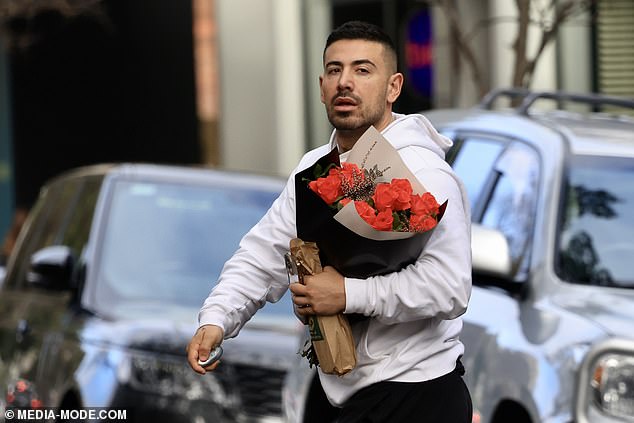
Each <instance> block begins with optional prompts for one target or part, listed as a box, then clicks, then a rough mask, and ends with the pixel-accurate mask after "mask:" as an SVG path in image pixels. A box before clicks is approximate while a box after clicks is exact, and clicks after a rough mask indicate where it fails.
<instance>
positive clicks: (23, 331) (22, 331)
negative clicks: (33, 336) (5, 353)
mask: <svg viewBox="0 0 634 423" xmlns="http://www.w3.org/2000/svg"><path fill="white" fill-rule="evenodd" d="M30 331H31V327H30V326H29V322H27V321H26V320H24V319H21V320H20V321H19V322H18V325H17V326H16V328H15V340H16V341H17V342H18V343H21V342H22V341H24V338H25V337H26V336H27V335H28V334H29V332H30Z"/></svg>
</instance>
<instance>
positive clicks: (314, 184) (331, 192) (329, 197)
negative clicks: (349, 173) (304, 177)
mask: <svg viewBox="0 0 634 423" xmlns="http://www.w3.org/2000/svg"><path fill="white" fill-rule="evenodd" d="M308 187H309V188H310V189H311V190H313V191H314V192H315V193H317V195H319V196H320V197H321V198H322V200H324V201H325V202H326V204H332V203H334V202H335V201H336V200H337V198H339V197H341V196H342V195H343V190H342V189H341V179H339V176H338V175H337V174H336V172H330V173H329V174H328V176H325V177H322V178H319V179H317V180H315V181H311V182H309V183H308Z"/></svg>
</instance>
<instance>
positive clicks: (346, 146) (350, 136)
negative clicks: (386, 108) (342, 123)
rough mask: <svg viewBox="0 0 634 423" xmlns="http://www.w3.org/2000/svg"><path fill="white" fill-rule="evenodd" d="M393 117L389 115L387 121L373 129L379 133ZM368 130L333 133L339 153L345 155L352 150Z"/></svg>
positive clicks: (377, 124)
mask: <svg viewBox="0 0 634 423" xmlns="http://www.w3.org/2000/svg"><path fill="white" fill-rule="evenodd" d="M394 119H395V118H394V116H393V115H392V114H391V113H390V115H389V117H388V118H387V119H384V120H382V121H381V122H379V123H376V124H375V125H374V127H375V128H376V130H377V131H379V132H381V131H383V130H384V129H385V128H387V126H388V125H389V124H390V123H392V122H393V121H394ZM367 130H368V128H359V129H352V130H341V129H337V131H336V132H335V141H336V142H337V146H338V147H339V152H340V153H345V152H346V151H348V150H350V149H352V147H354V145H355V144H356V142H357V140H358V139H359V138H361V135H363V134H364V133H365V131H367Z"/></svg>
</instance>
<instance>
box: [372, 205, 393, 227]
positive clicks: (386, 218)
mask: <svg viewBox="0 0 634 423" xmlns="http://www.w3.org/2000/svg"><path fill="white" fill-rule="evenodd" d="M393 222H394V217H393V216H392V210H390V209H386V210H383V211H381V212H379V213H378V214H377V215H376V219H375V220H374V224H373V225H372V227H373V228H374V229H376V230H377V231H391V230H392V223H393Z"/></svg>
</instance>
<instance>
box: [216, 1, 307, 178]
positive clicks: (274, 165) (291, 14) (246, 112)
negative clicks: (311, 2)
mask: <svg viewBox="0 0 634 423" xmlns="http://www.w3.org/2000/svg"><path fill="white" fill-rule="evenodd" d="M216 9H217V10H216V12H217V13H216V16H217V19H218V31H219V33H218V42H219V55H220V57H219V60H218V63H219V67H220V70H219V75H220V125H219V140H220V149H221V161H222V163H223V166H224V167H227V168H230V169H239V170H255V171H262V172H269V173H278V174H287V173H288V172H289V171H290V170H291V169H292V168H293V167H294V165H295V164H296V162H297V160H298V158H299V157H300V156H301V154H302V153H303V151H304V150H305V148H304V143H305V139H304V138H305V134H304V127H305V122H304V117H305V112H304V106H303V104H304V84H303V77H302V75H303V73H302V72H303V71H302V57H301V40H302V36H301V13H300V12H301V4H300V2H297V1H296V0H218V1H217V2H216Z"/></svg>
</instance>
